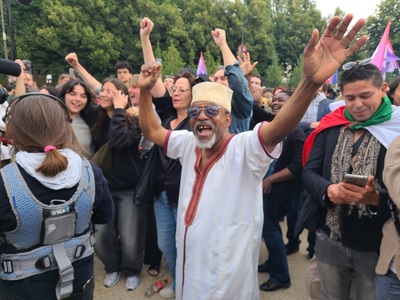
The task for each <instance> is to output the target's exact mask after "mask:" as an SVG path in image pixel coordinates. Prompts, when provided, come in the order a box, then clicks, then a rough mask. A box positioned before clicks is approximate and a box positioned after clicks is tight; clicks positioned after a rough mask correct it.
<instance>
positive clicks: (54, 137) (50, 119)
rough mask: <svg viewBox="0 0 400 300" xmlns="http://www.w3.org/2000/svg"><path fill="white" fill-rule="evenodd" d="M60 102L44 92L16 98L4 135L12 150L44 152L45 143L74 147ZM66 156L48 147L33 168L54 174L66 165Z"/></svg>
mask: <svg viewBox="0 0 400 300" xmlns="http://www.w3.org/2000/svg"><path fill="white" fill-rule="evenodd" d="M62 105H63V103H62V102H61V101H60V100H56V98H55V97H54V98H50V97H48V96H47V95H46V94H42V95H41V94H35V95H28V96H21V97H18V98H16V99H15V100H14V101H13V102H12V103H11V105H10V107H9V110H8V113H7V115H6V119H5V121H6V137H7V139H9V140H12V142H13V145H14V152H18V151H26V152H31V153H39V152H44V148H45V147H46V146H49V145H52V146H54V147H56V148H57V149H66V148H70V149H75V148H76V147H78V145H79V143H78V141H77V139H76V136H75V134H74V132H73V130H72V127H71V125H70V123H69V120H68V112H67V111H66V110H65V108H64V107H63V106H62ZM67 166H68V160H67V158H66V157H65V156H64V155H62V154H61V153H59V152H58V151H49V152H48V153H47V154H46V156H45V159H44V160H43V162H42V164H41V165H40V166H39V167H38V168H37V169H36V171H37V172H41V173H42V174H43V175H45V176H48V177H53V176H55V175H57V174H58V173H59V172H61V171H64V170H66V169H67Z"/></svg>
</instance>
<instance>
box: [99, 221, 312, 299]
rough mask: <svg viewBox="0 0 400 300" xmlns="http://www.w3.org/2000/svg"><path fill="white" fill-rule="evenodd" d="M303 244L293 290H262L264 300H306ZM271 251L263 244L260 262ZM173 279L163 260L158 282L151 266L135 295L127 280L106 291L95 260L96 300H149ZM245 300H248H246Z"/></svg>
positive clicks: (294, 263)
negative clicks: (159, 284)
mask: <svg viewBox="0 0 400 300" xmlns="http://www.w3.org/2000/svg"><path fill="white" fill-rule="evenodd" d="M285 226H286V222H284V223H282V229H283V232H284V233H285V232H286V227H285ZM301 240H302V241H303V242H302V243H301V244H300V251H299V252H297V253H295V254H292V255H289V256H288V261H289V269H290V276H291V281H292V285H291V286H290V288H288V289H285V290H278V291H275V292H268V293H267V292H263V291H261V290H260V300H266V299H268V300H288V299H296V300H302V299H306V296H305V291H304V272H305V269H306V266H307V263H308V252H307V251H306V248H307V239H306V235H305V233H303V235H302V236H301ZM266 256H267V250H266V248H265V244H264V243H262V246H261V249H260V262H263V261H264V260H265V259H266ZM165 277H167V278H170V277H169V273H168V270H167V268H166V264H165V261H164V260H163V262H162V266H161V270H160V275H159V276H158V277H157V278H154V277H151V276H149V275H148V274H147V266H143V272H142V275H141V276H140V286H139V287H138V288H137V289H136V290H134V291H129V292H128V291H126V290H125V278H124V277H123V278H121V280H120V282H119V283H118V284H117V285H116V286H114V287H112V288H106V287H104V285H103V278H104V270H103V265H102V264H101V262H100V261H99V260H98V259H97V258H96V260H95V279H96V287H95V293H94V299H95V300H109V299H112V300H123V299H135V300H142V299H143V300H144V299H148V298H145V297H144V292H145V290H146V288H148V287H149V286H151V285H152V284H153V283H154V282H156V281H157V280H160V279H163V278H165ZM267 279H268V274H266V273H263V274H261V273H259V276H258V281H259V283H260V284H261V283H263V282H264V281H266V280H267ZM150 299H154V300H157V299H162V298H161V297H160V296H159V295H158V294H156V295H154V296H153V297H151V298H150ZM243 300H245V299H243Z"/></svg>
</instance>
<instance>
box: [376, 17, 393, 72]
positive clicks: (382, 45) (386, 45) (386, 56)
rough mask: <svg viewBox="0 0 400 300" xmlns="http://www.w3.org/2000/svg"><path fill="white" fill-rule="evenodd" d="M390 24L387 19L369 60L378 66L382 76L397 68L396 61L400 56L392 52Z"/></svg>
mask: <svg viewBox="0 0 400 300" xmlns="http://www.w3.org/2000/svg"><path fill="white" fill-rule="evenodd" d="M390 24H391V21H390V20H389V22H388V24H387V26H386V29H385V32H384V33H383V36H382V38H381V41H380V42H379V45H378V47H377V48H376V50H375V52H374V54H373V55H372V61H371V63H372V64H374V65H375V66H377V67H378V68H379V70H380V71H381V73H382V76H385V73H388V72H389V73H390V72H393V71H394V70H396V69H398V68H399V64H398V62H397V61H398V60H400V58H398V57H397V56H396V54H395V53H394V50H393V47H392V43H390V40H389V32H390Z"/></svg>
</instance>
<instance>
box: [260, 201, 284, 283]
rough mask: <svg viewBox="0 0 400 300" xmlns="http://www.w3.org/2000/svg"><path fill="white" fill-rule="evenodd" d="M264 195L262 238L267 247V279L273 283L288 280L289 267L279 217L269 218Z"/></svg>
mask: <svg viewBox="0 0 400 300" xmlns="http://www.w3.org/2000/svg"><path fill="white" fill-rule="evenodd" d="M266 197H267V195H264V226H263V234H262V235H263V238H264V241H265V245H266V246H267V249H268V262H267V264H268V268H269V269H270V272H269V281H270V282H273V283H288V282H290V276H289V267H288V262H287V257H286V250H285V244H284V243H283V238H282V230H281V226H280V225H279V219H272V218H269V217H268V215H267V205H266V203H265V202H266V201H268V200H267V199H266Z"/></svg>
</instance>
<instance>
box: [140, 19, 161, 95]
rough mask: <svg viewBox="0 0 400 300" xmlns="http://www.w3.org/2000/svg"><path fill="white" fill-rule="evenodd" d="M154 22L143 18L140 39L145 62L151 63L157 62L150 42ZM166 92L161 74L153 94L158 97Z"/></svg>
mask: <svg viewBox="0 0 400 300" xmlns="http://www.w3.org/2000/svg"><path fill="white" fill-rule="evenodd" d="M153 27H154V23H153V22H152V21H151V20H150V19H149V18H143V20H142V21H141V22H140V41H141V42H142V50H143V58H144V63H145V64H149V63H152V62H155V61H156V59H155V57H154V53H153V47H152V45H151V42H150V33H151V32H152V31H153ZM165 92H166V89H165V86H164V83H163V82H162V78H161V76H160V77H159V79H158V80H157V82H156V83H155V84H154V87H153V90H152V91H151V93H152V95H153V96H154V97H156V98H159V97H162V96H164V94H165Z"/></svg>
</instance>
